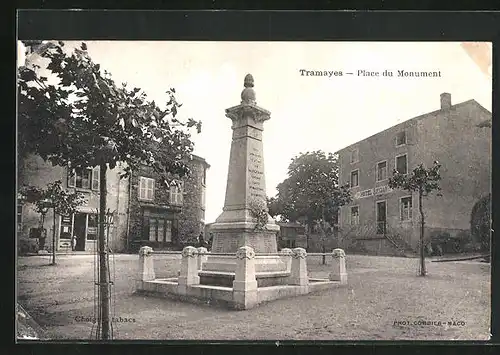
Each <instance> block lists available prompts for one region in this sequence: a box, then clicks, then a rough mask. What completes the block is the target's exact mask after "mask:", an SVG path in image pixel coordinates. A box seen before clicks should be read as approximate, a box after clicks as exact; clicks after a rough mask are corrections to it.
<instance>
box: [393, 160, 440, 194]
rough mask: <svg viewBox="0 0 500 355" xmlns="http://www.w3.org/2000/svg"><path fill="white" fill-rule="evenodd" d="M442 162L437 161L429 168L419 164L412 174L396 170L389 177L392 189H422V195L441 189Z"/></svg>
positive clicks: (410, 190) (411, 190)
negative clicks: (440, 171)
mask: <svg viewBox="0 0 500 355" xmlns="http://www.w3.org/2000/svg"><path fill="white" fill-rule="evenodd" d="M440 168H441V164H439V162H437V161H435V162H434V163H433V165H432V167H430V168H429V169H427V168H425V166H424V165H423V164H419V165H418V166H417V167H416V168H415V169H413V171H412V172H411V173H410V174H402V173H400V172H398V171H397V170H394V172H393V176H392V177H391V178H390V179H389V187H390V188H391V189H403V190H406V191H409V192H413V191H422V196H424V197H425V196H428V195H429V194H430V193H431V192H433V191H440V190H441V187H440V186H439V182H440V181H441V175H440V173H439V169H440Z"/></svg>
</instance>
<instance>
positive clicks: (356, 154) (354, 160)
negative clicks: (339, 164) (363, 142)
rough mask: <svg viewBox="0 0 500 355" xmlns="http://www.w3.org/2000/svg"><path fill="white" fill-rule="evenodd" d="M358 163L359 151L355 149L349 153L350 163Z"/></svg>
mask: <svg viewBox="0 0 500 355" xmlns="http://www.w3.org/2000/svg"><path fill="white" fill-rule="evenodd" d="M358 161H359V149H358V148H355V149H353V150H352V151H351V163H357V162H358Z"/></svg>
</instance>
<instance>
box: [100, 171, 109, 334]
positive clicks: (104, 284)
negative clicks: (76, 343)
mask: <svg viewBox="0 0 500 355" xmlns="http://www.w3.org/2000/svg"><path fill="white" fill-rule="evenodd" d="M106 170H107V166H106V163H101V164H100V172H99V243H98V247H99V292H100V294H101V297H100V299H101V304H100V305H99V307H100V309H101V312H100V318H101V319H99V320H98V321H99V324H100V326H101V334H100V335H101V339H102V340H108V339H109V328H110V324H109V280H108V270H107V252H108V251H107V247H108V246H107V245H106V238H105V235H104V231H105V219H106Z"/></svg>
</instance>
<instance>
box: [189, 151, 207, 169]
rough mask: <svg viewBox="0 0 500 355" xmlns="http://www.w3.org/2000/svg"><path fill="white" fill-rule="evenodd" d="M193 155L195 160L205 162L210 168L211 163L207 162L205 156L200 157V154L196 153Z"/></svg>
mask: <svg viewBox="0 0 500 355" xmlns="http://www.w3.org/2000/svg"><path fill="white" fill-rule="evenodd" d="M191 156H192V157H193V160H197V161H199V162H202V163H203V164H205V166H206V167H207V169H208V168H210V164H208V163H207V161H206V160H205V158H202V157H200V156H199V155H196V154H191Z"/></svg>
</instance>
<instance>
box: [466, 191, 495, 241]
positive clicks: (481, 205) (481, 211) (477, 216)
mask: <svg viewBox="0 0 500 355" xmlns="http://www.w3.org/2000/svg"><path fill="white" fill-rule="evenodd" d="M470 229H471V235H472V237H473V240H474V241H476V242H479V243H481V250H482V251H489V250H490V239H491V233H490V232H491V193H490V194H488V195H486V196H484V197H482V198H481V199H480V200H479V201H478V202H476V204H475V205H474V207H473V208H472V212H471V222H470Z"/></svg>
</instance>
